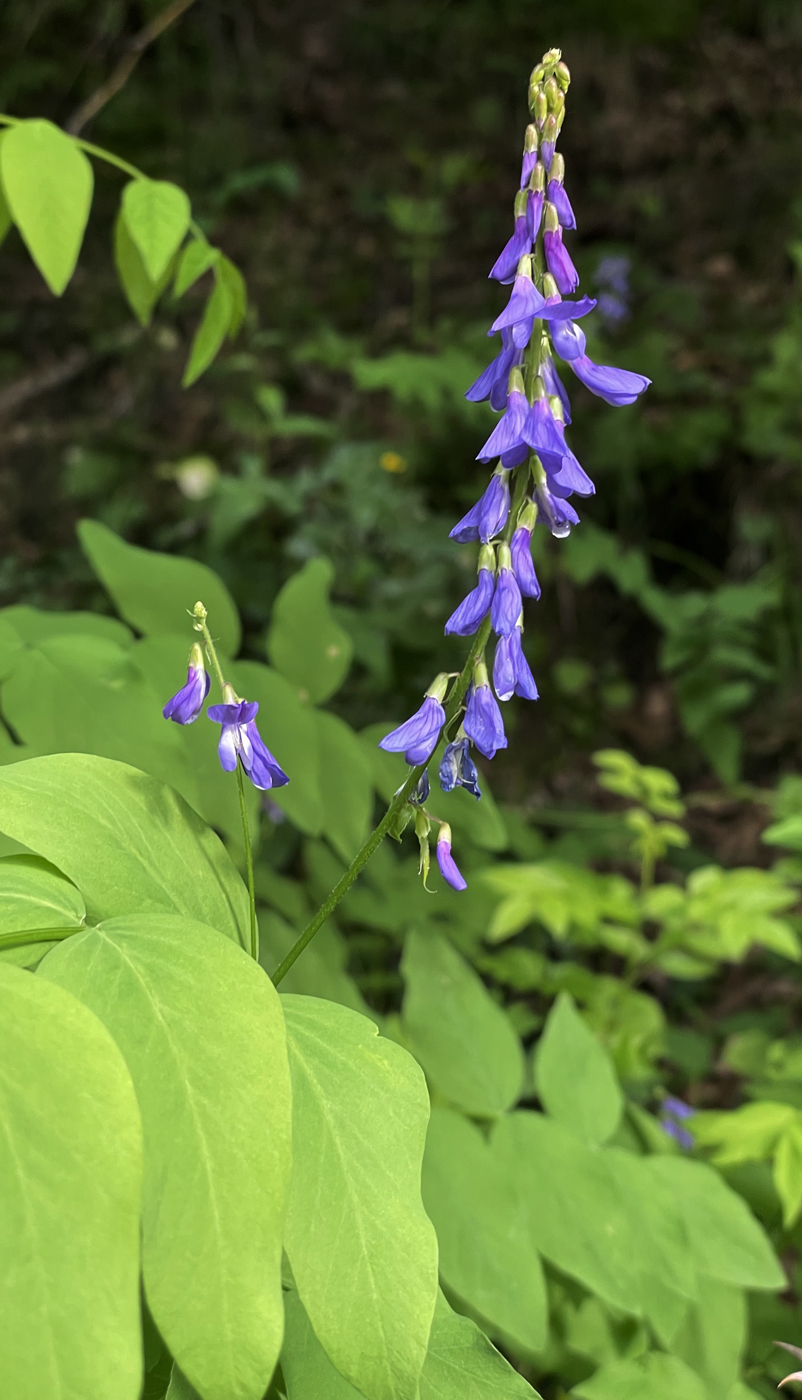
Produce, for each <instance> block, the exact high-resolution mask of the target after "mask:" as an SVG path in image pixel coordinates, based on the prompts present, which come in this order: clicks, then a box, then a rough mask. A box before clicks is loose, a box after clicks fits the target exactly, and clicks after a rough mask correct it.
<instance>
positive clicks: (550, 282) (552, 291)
mask: <svg viewBox="0 0 802 1400" xmlns="http://www.w3.org/2000/svg"><path fill="white" fill-rule="evenodd" d="M543 295H544V297H545V298H546V301H550V300H551V298H552V297H556V296H559V292H558V290H557V283H556V282H555V280H554V278H553V277H552V275H551V273H550V272H546V273H545V274H544V276H543Z"/></svg>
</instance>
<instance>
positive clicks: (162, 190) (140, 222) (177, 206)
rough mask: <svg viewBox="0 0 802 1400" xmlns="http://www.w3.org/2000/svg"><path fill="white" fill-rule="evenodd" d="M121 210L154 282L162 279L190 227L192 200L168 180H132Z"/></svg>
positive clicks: (124, 193) (146, 269)
mask: <svg viewBox="0 0 802 1400" xmlns="http://www.w3.org/2000/svg"><path fill="white" fill-rule="evenodd" d="M121 212H122V215H123V218H124V220H125V224H126V228H127V229H128V232H129V233H130V235H131V239H132V241H133V243H134V244H135V246H136V249H137V251H138V253H139V254H140V256H141V258H142V262H143V264H144V267H145V271H146V273H147V275H148V277H149V278H150V280H151V282H158V281H159V278H160V277H162V276H163V275H164V274H165V272H166V271H167V269H168V268H169V266H170V262H171V260H172V258H173V255H174V254H175V253H176V252H177V251H178V248H179V246H180V244H181V242H182V240H183V238H184V234H185V233H186V231H187V229H188V228H189V219H190V212H191V211H190V207H189V200H188V198H187V196H186V194H185V193H184V191H183V190H182V189H180V188H179V187H178V185H173V184H171V183H170V182H169V181H168V180H142V179H140V180H132V181H131V182H130V184H128V185H126V187H125V189H124V190H123V197H122V204H121Z"/></svg>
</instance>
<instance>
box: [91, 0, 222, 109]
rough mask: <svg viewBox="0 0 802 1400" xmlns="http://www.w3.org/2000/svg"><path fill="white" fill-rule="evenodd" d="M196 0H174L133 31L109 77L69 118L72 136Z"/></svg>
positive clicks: (113, 95) (114, 94)
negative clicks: (154, 16) (133, 33)
mask: <svg viewBox="0 0 802 1400" xmlns="http://www.w3.org/2000/svg"><path fill="white" fill-rule="evenodd" d="M194 3H195V0H172V4H170V5H168V6H167V7H166V9H164V10H162V12H161V14H160V15H156V18H155V19H152V20H151V21H150V24H146V25H145V28H144V29H140V31H139V33H138V34H135V35H134V37H133V39H131V40H130V42H129V43H128V45H127V50H128V51H127V53H125V54H124V55H123V57H122V58H121V59H120V62H119V63H118V64H117V67H116V68H115V69H114V72H113V73H112V74H111V76H110V77H108V78H107V79H106V81H105V83H101V85H100V87H99V88H98V89H97V90H96V91H95V92H93V93H92V95H91V97H87V99H86V101H85V102H82V103H81V105H80V107H78V108H77V109H76V110H75V111H74V112H73V114H72V116H71V117H70V118H69V120H68V121H67V122H66V124H65V129H66V130H67V131H68V132H69V133H70V135H71V136H77V135H78V133H79V132H80V131H82V130H83V128H84V127H85V126H86V124H87V122H90V121H91V120H92V118H93V117H96V116H97V114H98V112H99V111H100V109H101V107H105V105H106V103H107V102H110V101H111V99H112V97H116V96H117V93H118V92H120V91H121V89H122V88H124V87H125V84H126V83H127V82H128V79H129V78H130V76H131V74H132V73H133V71H134V69H135V68H136V65H137V64H138V62H139V60H140V58H141V57H142V55H143V53H144V52H145V49H147V48H149V47H150V45H151V44H152V43H153V42H154V41H155V40H156V39H158V38H159V36H160V35H161V34H163V33H164V31H165V29H169V27H170V25H171V24H174V23H175V21H176V20H177V19H180V18H181V16H182V14H183V13H184V11H185V10H188V9H189V7H190V5H194Z"/></svg>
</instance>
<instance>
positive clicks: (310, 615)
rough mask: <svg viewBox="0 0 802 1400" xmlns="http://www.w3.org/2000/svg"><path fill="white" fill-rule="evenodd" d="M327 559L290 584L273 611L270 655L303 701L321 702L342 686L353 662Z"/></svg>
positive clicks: (305, 569)
mask: <svg viewBox="0 0 802 1400" xmlns="http://www.w3.org/2000/svg"><path fill="white" fill-rule="evenodd" d="M333 578H334V569H333V567H332V565H331V563H330V562H329V560H328V559H324V558H322V557H321V556H319V557H318V558H316V559H310V560H309V561H308V563H306V564H304V567H303V568H302V569H301V570H300V572H299V573H297V574H294V575H293V577H292V578H291V579H290V580H289V581H288V582H287V583H285V585H284V587H283V588H282V590H281V592H280V593H279V595H278V597H277V598H276V601H275V602H274V604H273V611H272V613H271V615H270V630H269V632H268V634H267V654H268V656H269V658H270V660H271V662H272V663H273V665H274V666H275V668H276V670H277V671H280V672H281V674H282V675H283V676H286V677H287V680H288V681H291V682H292V684H293V685H294V686H296V687H297V689H298V694H299V696H300V697H301V699H302V700H311V701H312V703H313V704H315V705H319V704H320V703H321V702H322V701H323V700H328V698H329V696H331V695H333V694H334V692H335V691H336V690H339V688H340V686H341V685H342V683H343V681H344V680H345V677H346V675H347V674H348V668H349V666H350V665H351V655H352V652H353V643H352V641H351V638H350V637H349V635H348V633H347V632H344V631H343V629H342V627H341V626H340V624H339V623H338V622H336V621H335V620H334V616H333V614H332V611H331V607H330V604H329V589H330V587H331V582H332V579H333Z"/></svg>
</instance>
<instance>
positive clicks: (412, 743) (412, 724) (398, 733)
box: [379, 695, 446, 767]
mask: <svg viewBox="0 0 802 1400" xmlns="http://www.w3.org/2000/svg"><path fill="white" fill-rule="evenodd" d="M441 698H442V697H440V698H438V697H437V696H435V695H427V696H426V698H425V699H424V702H423V704H422V705H421V707H420V709H419V710H416V712H415V714H414V715H412V716H411V718H410V719H408V720H406V721H405V722H404V723H403V724H400V725H399V726H398V728H397V729H393V730H392V732H391V733H390V734H386V735H385V736H384V738H383V739H381V740H380V741H379V748H380V749H384V750H385V751H386V752H387V753H403V755H404V758H405V759H406V761H407V763H409V764H410V765H411V766H412V767H415V765H416V764H418V763H426V762H427V761H428V760H429V759H430V758H431V756H432V754H433V753H434V750H435V748H436V747H437V740H438V739H439V738H440V730H441V729H442V728H443V725H444V724H445V722H446V712H445V710H444V709H443V706H442V705H441V703H440V699H441Z"/></svg>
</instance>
